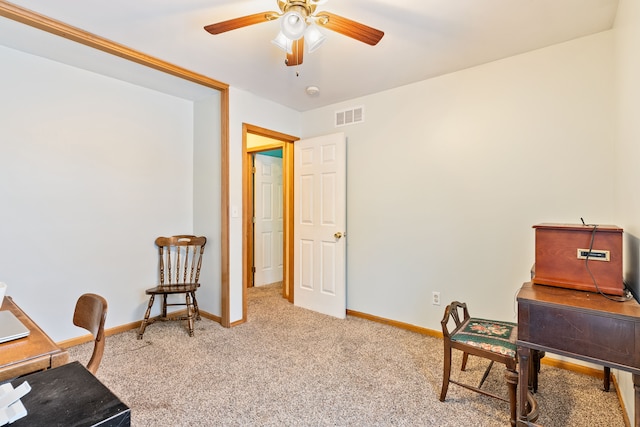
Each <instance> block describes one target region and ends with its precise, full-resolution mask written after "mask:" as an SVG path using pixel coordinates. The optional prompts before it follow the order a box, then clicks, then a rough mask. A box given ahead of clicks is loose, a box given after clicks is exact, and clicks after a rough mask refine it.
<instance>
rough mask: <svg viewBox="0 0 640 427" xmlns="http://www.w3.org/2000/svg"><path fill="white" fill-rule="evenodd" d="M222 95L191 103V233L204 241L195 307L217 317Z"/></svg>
mask: <svg viewBox="0 0 640 427" xmlns="http://www.w3.org/2000/svg"><path fill="white" fill-rule="evenodd" d="M220 98H221V94H220V92H217V91H215V93H214V94H212V96H210V97H209V98H206V99H203V100H199V101H197V102H195V103H194V121H193V129H194V133H195V135H194V156H193V168H194V179H193V193H194V205H193V216H194V224H193V228H194V230H193V233H194V234H197V235H199V236H206V237H207V244H206V246H205V251H204V259H203V262H202V265H203V268H202V271H201V273H200V283H201V287H200V289H199V290H198V294H197V297H198V306H199V308H200V309H201V310H204V311H206V312H208V313H212V314H215V315H216V316H220V315H221V314H222V309H221V305H220V303H221V299H220V296H221V283H220V277H221V266H220V253H221V252H220V250H221V246H220V238H221V235H222V234H221V218H220V210H221V194H222V193H221V191H222V187H221V175H220V163H221V153H220V137H221V125H222V124H221V122H220V115H221V104H220Z"/></svg>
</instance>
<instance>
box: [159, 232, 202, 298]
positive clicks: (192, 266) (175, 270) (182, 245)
mask: <svg viewBox="0 0 640 427" xmlns="http://www.w3.org/2000/svg"><path fill="white" fill-rule="evenodd" d="M155 243H156V246H157V247H158V251H159V256H160V257H159V262H160V265H159V269H160V271H159V276H160V277H159V279H160V285H161V286H162V285H179V284H186V283H200V282H199V280H200V268H201V267H202V255H203V253H204V246H205V244H206V243H207V238H206V237H204V236H193V235H188V234H180V235H177V236H171V237H158V238H157V239H156V241H155Z"/></svg>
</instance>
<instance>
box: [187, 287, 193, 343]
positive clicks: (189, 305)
mask: <svg viewBox="0 0 640 427" xmlns="http://www.w3.org/2000/svg"><path fill="white" fill-rule="evenodd" d="M185 298H186V300H187V322H188V323H189V336H190V337H192V336H193V317H194V313H193V311H194V310H193V307H192V303H191V293H190V292H187V293H186V294H185Z"/></svg>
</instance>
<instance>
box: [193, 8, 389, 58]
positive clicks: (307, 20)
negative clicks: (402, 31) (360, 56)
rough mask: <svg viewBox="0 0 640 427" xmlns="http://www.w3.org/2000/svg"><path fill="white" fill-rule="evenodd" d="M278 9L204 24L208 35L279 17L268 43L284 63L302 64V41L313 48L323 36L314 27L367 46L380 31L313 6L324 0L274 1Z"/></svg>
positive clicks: (311, 49)
mask: <svg viewBox="0 0 640 427" xmlns="http://www.w3.org/2000/svg"><path fill="white" fill-rule="evenodd" d="M277 2H278V8H280V12H260V13H255V14H253V15H247V16H243V17H240V18H234V19H229V20H227V21H222V22H218V23H215V24H210V25H207V26H205V27H204V29H205V30H206V31H208V32H209V33H211V34H220V33H224V32H227V31H231V30H235V29H238V28H242V27H247V26H249V25H254V24H259V23H261V22H266V21H273V20H276V19H281V22H280V24H281V25H280V27H281V30H280V33H279V34H278V35H277V36H276V38H275V39H273V40H272V42H273V43H274V44H275V45H276V46H278V47H279V48H281V49H282V50H284V51H285V52H287V58H286V59H285V64H287V65H288V66H292V65H300V64H302V59H303V55H304V46H305V41H306V45H307V52H308V53H311V52H313V51H314V50H316V49H317V48H318V47H319V46H320V45H321V44H322V43H323V42H324V39H325V36H324V35H323V34H322V32H321V31H320V30H319V29H318V27H322V28H326V29H328V30H331V31H335V32H337V33H340V34H342V35H345V36H347V37H351V38H353V39H355V40H358V41H361V42H363V43H366V44H368V45H371V46H375V45H376V44H378V42H379V41H380V39H382V36H384V32H382V31H380V30H376V29H375V28H372V27H369V26H367V25H364V24H360V23H359V22H356V21H352V20H351V19H347V18H343V17H341V16H338V15H336V14H333V13H330V12H317V13H316V8H317V7H318V6H319V5H321V4H323V3H326V2H327V0H298V1H296V0H277Z"/></svg>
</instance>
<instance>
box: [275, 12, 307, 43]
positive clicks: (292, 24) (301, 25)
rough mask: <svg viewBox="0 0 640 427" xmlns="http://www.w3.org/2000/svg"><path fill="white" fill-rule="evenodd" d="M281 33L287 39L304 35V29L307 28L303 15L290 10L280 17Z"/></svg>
mask: <svg viewBox="0 0 640 427" xmlns="http://www.w3.org/2000/svg"><path fill="white" fill-rule="evenodd" d="M281 19H282V22H281V24H280V25H281V28H282V33H283V34H284V35H285V36H286V37H287V38H288V39H289V40H298V39H299V38H300V37H302V36H303V35H304V30H305V29H306V28H307V23H306V22H305V17H304V16H302V14H300V13H299V12H297V11H295V10H290V11H289V12H287V13H285V14H284V16H283V17H282V18H281Z"/></svg>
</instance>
